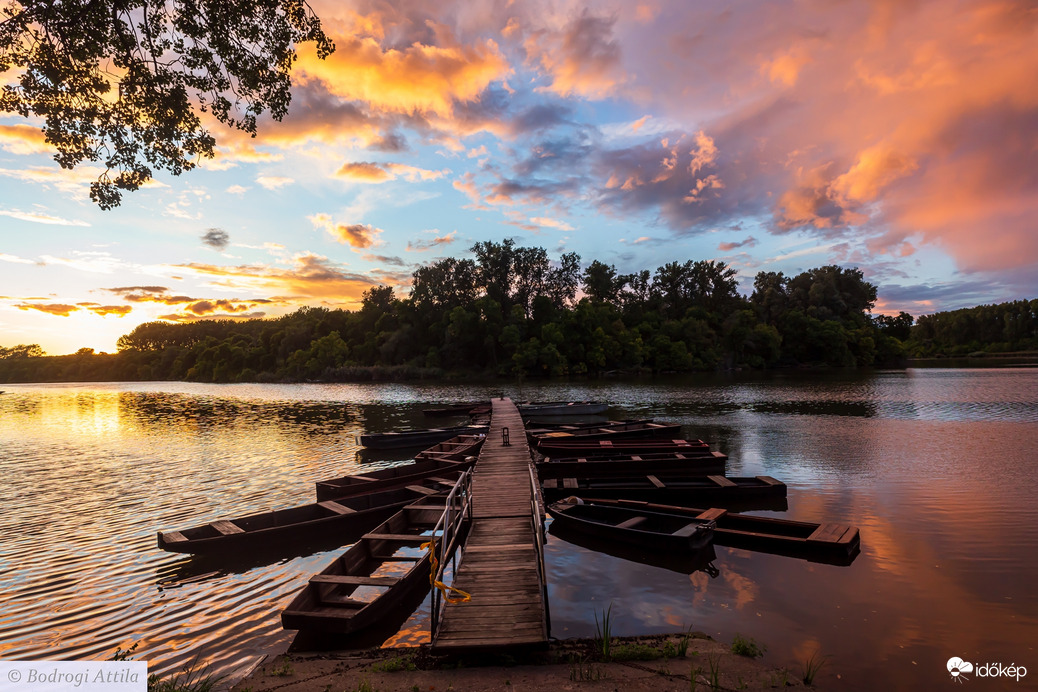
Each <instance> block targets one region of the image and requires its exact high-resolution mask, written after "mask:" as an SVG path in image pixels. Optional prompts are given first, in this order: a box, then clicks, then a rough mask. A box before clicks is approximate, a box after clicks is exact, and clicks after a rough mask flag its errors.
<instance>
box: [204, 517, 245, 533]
mask: <svg viewBox="0 0 1038 692" xmlns="http://www.w3.org/2000/svg"><path fill="white" fill-rule="evenodd" d="M209 525H210V526H212V527H213V528H214V529H216V530H217V531H219V532H220V533H222V534H223V535H225V536H230V535H232V534H236V533H245V530H244V529H242V528H241V527H240V526H235V525H234V524H232V523H231V522H229V521H227V520H226V519H218V520H216V521H212V522H209Z"/></svg>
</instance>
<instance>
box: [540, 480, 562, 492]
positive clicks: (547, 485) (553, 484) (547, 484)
mask: <svg viewBox="0 0 1038 692" xmlns="http://www.w3.org/2000/svg"><path fill="white" fill-rule="evenodd" d="M543 487H544V489H545V490H555V489H556V488H558V487H559V484H558V481H557V480H556V479H554V478H549V479H548V480H546V481H544V486H543Z"/></svg>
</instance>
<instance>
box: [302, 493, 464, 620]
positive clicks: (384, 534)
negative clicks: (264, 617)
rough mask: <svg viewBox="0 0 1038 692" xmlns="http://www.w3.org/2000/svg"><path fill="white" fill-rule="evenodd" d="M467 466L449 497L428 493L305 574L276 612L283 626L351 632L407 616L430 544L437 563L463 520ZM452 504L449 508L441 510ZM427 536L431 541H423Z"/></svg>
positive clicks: (421, 587) (425, 583)
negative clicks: (307, 578) (300, 585)
mask: <svg viewBox="0 0 1038 692" xmlns="http://www.w3.org/2000/svg"><path fill="white" fill-rule="evenodd" d="M470 479H471V474H468V473H466V474H465V476H463V477H462V479H461V480H460V481H459V485H458V486H455V489H454V490H452V491H451V494H450V495H449V496H447V497H443V496H439V497H436V498H433V497H430V498H427V500H425V501H423V502H421V503H418V504H414V505H409V506H407V507H405V508H403V509H402V510H400V511H399V512H398V513H396V514H394V515H393V516H392V517H390V518H389V519H388V520H386V521H385V522H384V523H382V524H381V525H380V526H378V527H377V528H376V529H375V530H373V531H372V532H371V533H368V534H365V535H364V536H362V537H361V538H360V540H358V541H357V542H356V543H355V544H353V545H352V546H351V547H350V548H349V549H347V550H346V552H344V553H343V554H342V555H340V556H339V557H337V558H336V559H335V560H334V561H333V562H332V563H331V564H329V565H328V566H327V567H326V568H325V569H324V570H322V571H321V572H320V574H317V575H314V576H313V577H311V578H310V581H309V583H308V584H307V585H306V586H304V587H303V589H302V591H300V592H299V593H298V594H297V595H296V597H295V598H293V599H292V602H291V603H289V605H288V607H287V608H285V610H283V611H282V613H281V624H282V626H283V627H284V628H285V629H290V630H301V631H303V632H319V633H322V634H339V635H351V634H355V633H357V632H359V631H361V630H364V629H365V628H368V627H371V626H372V625H375V624H377V623H380V622H383V621H385V620H386V619H388V618H392V617H396V616H399V615H400V614H401V613H403V614H404V617H406V615H407V614H409V613H410V612H411V611H412V610H414V608H415V607H416V606H417V605H418V602H420V600H421V598H422V597H423V596H424V595H425V593H426V592H427V591H428V590H429V574H430V566H431V559H430V556H431V554H432V551H433V549H435V550H436V553H437V555H438V559H439V560H440V561H441V562H442V561H443V560H445V559H447V558H449V557H450V556H451V555H452V554H453V552H454V550H455V549H456V547H457V545H458V543H459V542H460V541H461V540H463V538H464V535H465V532H466V531H467V529H468V525H469V521H470V519H469V516H470V515H469V511H468V497H470V493H469V492H464V493H459V492H458V491H457V488H459V487H462V486H465V487H469V489H470V484H471V480H470ZM448 508H450V511H449V512H448V511H447V509H448ZM430 542H433V547H432V548H423V547H422V546H423V544H426V543H430Z"/></svg>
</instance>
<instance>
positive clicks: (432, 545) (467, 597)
mask: <svg viewBox="0 0 1038 692" xmlns="http://www.w3.org/2000/svg"><path fill="white" fill-rule="evenodd" d="M426 548H428V549H429V584H430V585H431V586H434V587H435V588H437V589H439V590H440V591H442V592H443V600H445V601H447V602H448V603H467V602H468V601H471V600H472V595H471V594H470V593H468V592H467V591H462V590H461V589H456V588H454V587H453V586H447V585H446V584H444V583H443V582H442V581H438V580H437V579H436V573H437V572H438V571H440V561H439V560H437V559H436V541H435V539H434V540H432V541H429V542H428V543H422V548H421V549H422V550H425V549H426ZM451 591H454V592H455V593H458V594H461V595H460V596H459V597H452V596H451V595H450V592H451Z"/></svg>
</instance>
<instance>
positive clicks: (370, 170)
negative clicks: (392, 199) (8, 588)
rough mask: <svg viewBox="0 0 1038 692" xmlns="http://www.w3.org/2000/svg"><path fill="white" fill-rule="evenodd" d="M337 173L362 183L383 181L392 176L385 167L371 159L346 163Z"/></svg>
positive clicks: (341, 176)
mask: <svg viewBox="0 0 1038 692" xmlns="http://www.w3.org/2000/svg"><path fill="white" fill-rule="evenodd" d="M335 175H337V176H339V177H340V178H349V179H350V180H356V181H359V182H362V183H381V182H385V181H387V180H390V179H391V178H392V176H391V175H390V174H389V172H388V171H387V170H386V169H385V168H383V167H382V166H380V165H378V164H377V163H372V162H370V161H357V162H354V163H344V164H343V165H342V167H341V168H340V169H339V170H338V171H336V173H335Z"/></svg>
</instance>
